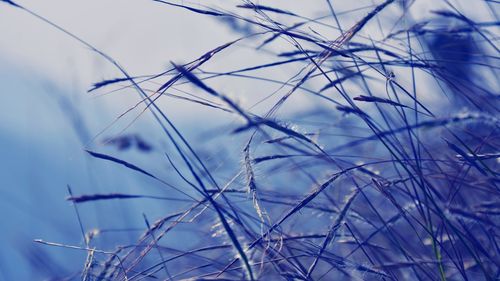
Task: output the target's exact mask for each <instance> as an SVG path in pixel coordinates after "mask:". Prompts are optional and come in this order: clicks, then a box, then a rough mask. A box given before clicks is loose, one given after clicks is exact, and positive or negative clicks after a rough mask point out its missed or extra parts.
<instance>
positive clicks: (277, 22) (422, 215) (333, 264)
mask: <svg viewBox="0 0 500 281" xmlns="http://www.w3.org/2000/svg"><path fill="white" fill-rule="evenodd" d="M3 2H6V3H7V4H10V5H12V6H14V7H17V8H21V9H23V10H25V11H28V12H29V13H31V14H32V15H35V16H37V17H39V18H41V19H42V20H44V21H45V22H48V23H50V24H51V25H53V26H55V27H57V28H58V29H59V30H61V31H63V32H65V33H66V34H68V35H70V36H71V37H73V38H74V39H76V40H78V41H80V43H82V44H84V45H86V46H87V47H90V49H91V50H92V51H94V52H95V53H96V54H97V55H99V56H100V57H101V58H103V59H105V60H107V61H108V62H109V63H111V64H113V65H114V66H115V67H117V68H118V70H119V71H120V72H121V73H122V74H123V76H124V77H118V78H112V79H108V80H104V81H102V82H98V83H95V84H94V85H93V86H92V88H91V90H89V92H98V91H103V92H104V91H108V92H106V93H113V92H116V91H120V90H123V89H126V88H132V89H135V90H136V91H137V93H138V94H139V96H140V102H139V103H138V104H136V105H133V107H132V108H136V107H138V106H139V105H142V106H143V111H142V112H141V113H140V114H142V113H143V112H145V111H149V112H151V113H152V116H153V117H154V118H153V120H154V122H156V123H158V124H159V125H160V128H161V131H160V132H158V135H159V136H161V137H163V138H164V139H165V140H166V141H168V143H169V150H168V151H162V150H163V149H164V148H162V147H159V146H154V149H153V146H152V145H150V144H149V143H148V142H145V141H143V140H142V139H141V138H138V137H130V136H120V137H116V138H110V139H108V141H107V142H106V143H111V144H113V143H114V144H116V145H117V146H118V148H119V149H120V150H125V149H127V148H129V147H131V142H132V141H133V142H135V143H136V146H137V148H138V150H139V152H148V154H145V153H144V157H150V156H151V155H152V154H155V153H158V154H159V155H161V156H162V159H164V161H165V163H163V164H167V165H169V167H171V168H172V169H171V170H170V172H165V175H160V174H158V175H156V174H154V175H153V173H151V172H148V170H149V169H150V168H152V167H154V165H156V164H157V163H155V164H151V167H139V166H138V165H135V164H132V163H131V162H129V161H125V160H122V159H121V158H120V157H118V156H116V157H115V156H111V155H108V154H102V153H96V152H91V151H87V152H88V153H89V154H90V155H91V156H92V157H93V158H97V159H96V160H105V161H108V162H111V163H112V164H118V165H121V166H123V167H124V168H126V169H128V170H130V171H131V172H137V173H139V174H141V176H143V177H144V176H146V177H149V178H152V179H154V180H155V181H158V182H160V183H162V184H163V185H164V186H167V187H168V190H170V191H172V190H174V191H176V193H181V194H183V195H185V196H187V197H188V199H186V198H183V199H177V198H173V197H166V196H154V195H148V194H144V195H132V194H124V193H96V194H87V195H80V196H73V195H72V194H70V197H69V198H68V200H70V201H72V202H73V203H84V202H85V203H88V204H92V202H94V201H103V202H101V203H102V204H104V203H106V202H107V201H108V200H112V199H129V200H123V201H130V200H135V199H141V198H147V199H152V200H158V201H164V200H168V201H169V202H170V201H174V202H175V203H176V204H175V208H176V209H175V211H172V209H167V208H165V215H164V216H163V217H158V218H156V221H155V222H153V223H150V222H149V220H148V218H147V217H146V216H145V215H144V222H145V226H143V233H142V234H141V235H140V236H137V237H136V241H135V242H134V243H131V244H130V245H113V244H111V245H106V246H107V247H106V250H104V249H102V250H98V249H96V248H95V247H94V246H93V245H94V244H93V243H94V242H95V241H97V240H98V239H100V237H99V235H92V239H87V238H86V243H87V245H85V247H80V246H70V245H62V244H58V243H49V242H43V241H38V242H40V243H43V244H45V245H51V246H59V247H66V248H69V249H78V250H85V251H87V252H88V253H89V254H88V259H87V262H86V263H85V266H84V267H83V268H82V269H80V271H81V272H80V273H81V276H82V277H83V278H84V279H86V280H149V279H160V280H213V279H218V280H242V279H248V280H498V278H500V254H499V253H500V250H499V246H498V244H499V236H498V232H499V224H498V222H499V215H500V206H499V204H498V203H497V202H496V201H498V199H499V198H500V196H499V195H500V189H499V187H498V184H499V178H498V176H499V148H500V138H499V137H500V135H499V128H500V122H499V119H498V116H499V115H498V114H499V109H500V108H499V106H498V105H499V101H500V99H499V93H498V88H499V87H500V83H499V81H498V72H499V68H498V66H497V65H498V59H499V56H498V55H499V49H498V47H497V45H498V44H497V41H498V29H497V28H498V26H499V23H498V18H497V17H498V16H497V15H496V12H495V8H498V7H497V6H498V2H497V1H477V3H478V5H479V3H480V4H485V8H484V9H485V13H490V14H491V15H492V16H491V17H489V16H486V15H485V16H484V18H485V19H484V20H482V19H478V18H477V17H476V18H474V19H472V18H470V17H469V16H468V12H467V10H466V9H463V8H461V6H460V5H455V4H453V3H452V2H451V1H447V0H443V1H437V2H440V3H441V2H442V4H443V5H444V7H445V8H443V9H441V10H436V11H433V13H432V14H433V17H431V18H428V19H424V20H420V19H418V18H417V17H414V16H413V15H412V12H411V11H412V6H413V5H414V4H415V2H416V1H394V0H387V1H373V2H374V3H375V2H376V3H375V4H373V5H369V6H367V7H362V9H361V10H362V11H363V13H361V14H360V13H359V12H358V11H359V9H358V8H359V7H357V8H353V9H352V11H351V10H349V11H343V12H342V13H340V12H337V11H336V9H337V5H336V2H334V1H329V0H328V1H324V2H322V4H321V5H323V6H321V8H322V9H323V10H324V11H328V13H329V14H328V15H326V16H322V17H314V18H313V17H309V16H307V15H301V13H300V11H292V10H289V9H286V8H284V7H283V8H282V7H278V6H276V7H274V6H271V5H260V4H256V3H254V2H252V1H249V0H244V1H240V3H239V4H237V5H234V6H233V7H227V9H223V8H220V7H215V6H214V7H211V6H210V5H209V4H206V5H193V4H190V3H184V2H182V3H174V2H173V1H159V0H157V1H155V2H158V9H165V10H169V11H171V12H175V11H176V10H175V9H181V10H184V12H186V11H188V12H192V13H195V14H197V15H198V16H207V17H214V19H216V20H217V22H220V23H221V24H230V25H231V26H232V27H233V29H234V30H235V31H237V32H238V33H244V35H243V37H237V38H235V40H233V41H231V42H227V43H222V44H219V47H217V48H214V49H212V50H210V51H208V52H205V53H203V54H193V58H196V59H194V60H193V61H191V62H189V63H185V64H180V63H172V65H173V67H171V68H170V69H169V70H167V71H165V72H162V73H158V74H156V75H150V76H141V75H137V76H131V75H129V74H128V73H127V72H126V71H125V69H123V68H122V67H121V66H120V65H119V64H118V62H116V61H115V60H113V59H112V58H111V57H110V56H108V55H106V54H104V53H102V52H101V51H99V50H98V49H97V48H95V47H93V46H92V45H90V44H89V43H87V42H85V41H83V40H81V39H79V38H78V37H77V36H76V35H73V34H71V33H69V32H68V31H66V30H65V29H62V28H61V27H58V26H57V25H55V24H54V23H52V22H50V21H48V20H47V19H45V18H43V17H41V16H38V15H37V14H35V13H34V12H32V11H30V10H29V9H28V8H25V7H21V6H19V5H16V4H15V3H13V2H11V1H3ZM314 3H316V2H314ZM318 5H319V4H318ZM231 8H232V9H231ZM351 12H352V13H354V14H355V15H356V16H355V18H356V19H357V20H356V21H355V22H354V23H351V24H349V25H347V24H343V23H342V22H349V21H348V19H346V18H345V17H343V16H344V15H345V14H349V13H351ZM355 12H358V13H355ZM391 13H392V14H391ZM221 18H222V19H224V20H221ZM491 18H494V19H493V20H492V19H491ZM237 23H238V24H244V26H245V28H244V29H240V28H239V27H240V25H237ZM366 29H369V30H370V31H366ZM316 30H321V31H316ZM325 30H327V31H328V32H325ZM365 31H366V32H365ZM370 32H374V33H377V32H378V33H380V34H379V35H377V34H370ZM239 36H241V34H240V35H239ZM243 43H245V44H247V45H250V46H253V50H254V51H255V54H256V56H261V55H262V57H265V58H266V62H265V63H258V64H252V65H248V66H246V67H242V68H238V69H234V70H222V69H221V70H218V69H216V70H212V71H207V70H205V69H203V68H204V67H205V66H207V65H210V62H212V61H214V60H223V59H224V57H223V56H222V55H223V54H224V52H226V51H227V50H228V49H232V50H238V48H240V47H242V45H240V44H243ZM275 46H278V48H277V49H278V50H279V51H276V49H274V47H275ZM173 60H174V61H175V58H173ZM202 67H203V68H202ZM207 68H208V66H207ZM273 71H281V72H283V73H288V74H289V76H288V77H289V79H288V80H283V78H282V76H279V75H276V76H273ZM263 73H264V74H265V75H263ZM219 79H225V80H224V81H234V83H235V84H238V82H239V81H242V80H244V79H245V80H251V81H252V82H253V83H255V87H253V88H252V89H249V92H250V93H252V94H253V93H254V92H255V94H258V95H259V96H261V95H262V96H264V98H261V99H257V98H255V99H252V102H253V103H250V104H248V103H244V102H239V101H237V100H236V99H235V98H234V97H232V96H231V95H228V94H227V93H224V92H223V91H222V90H219V89H217V85H220V84H217V81H219ZM151 82H155V83H156V84H154V85H157V86H156V88H154V89H150V88H147V87H149V86H150V85H151V84H149V83H151ZM212 85H214V86H212ZM242 85H246V84H244V83H242ZM269 85H271V86H269ZM269 87H271V89H272V91H269V90H268V89H270V88H269ZM261 89H263V90H261ZM262 91H266V92H265V93H262ZM174 92H175V94H174ZM168 97H175V98H178V99H179V100H181V101H182V102H186V103H190V104H191V106H192V107H193V108H199V107H204V108H205V109H209V110H213V112H214V114H224V116H226V117H227V118H228V120H229V119H231V120H235V119H236V120H237V121H234V122H227V123H230V124H229V125H228V124H225V126H224V127H223V128H224V130H223V131H222V132H218V133H217V134H216V137H212V138H211V139H213V140H208V141H207V140H206V139H204V141H203V142H196V141H193V140H190V139H187V138H186V137H185V136H184V134H183V133H182V132H181V131H182V130H181V129H182V128H178V127H177V126H176V125H175V124H174V123H173V122H172V121H171V119H170V117H169V116H168V112H167V111H166V110H164V109H162V107H161V105H160V103H158V102H157V101H158V100H159V99H167V98H168ZM302 103H303V104H302ZM308 103H309V105H308ZM311 104H312V105H311ZM297 105H298V106H297ZM132 114H134V111H132V110H129V111H127V112H125V113H124V114H122V115H120V117H119V118H118V119H120V118H121V117H123V116H125V115H132ZM235 117H237V118H235ZM203 118H210V116H204V117H203ZM200 121H202V122H206V120H200ZM195 129H197V130H203V128H195ZM224 138H226V140H220V142H221V143H217V142H218V141H219V140H218V139H224ZM233 140H236V141H235V142H237V143H232V141H233ZM224 141H227V142H224ZM205 142H207V143H210V142H216V143H217V146H232V147H233V148H240V149H237V150H238V152H237V153H235V154H234V155H231V156H233V157H228V155H222V154H223V153H220V154H218V153H212V154H210V155H209V156H206V155H203V154H202V153H201V152H200V151H201V149H202V148H203V147H204V146H205V145H206V144H205ZM207 146H208V145H207ZM214 151H215V150H214ZM115 152H116V151H115ZM116 153H117V154H118V153H119V152H116ZM164 156H166V157H164ZM211 159H220V161H221V162H224V163H227V164H229V165H228V166H230V167H229V168H227V169H222V168H217V167H214V166H212V165H210V163H209V162H210V160H211ZM163 178H168V179H169V181H168V182H167V181H165V180H163ZM145 192H147V190H145ZM88 204H87V205H88ZM75 207H76V206H75ZM76 210H77V209H76ZM132 211H134V212H135V211H137V212H138V213H140V214H141V211H140V210H135V209H133V210H132ZM77 213H78V210H77ZM80 223H81V222H80ZM81 225H83V224H81ZM130 227H131V228H133V227H136V226H132V225H131V226H130ZM82 228H83V226H82ZM87 231H90V230H87ZM124 232H126V233H128V232H127V231H124ZM184 232H187V233H189V237H188V238H185V239H192V241H190V242H192V243H182V242H183V241H180V242H179V241H178V242H172V240H169V239H168V238H169V236H170V235H172V236H173V235H174V234H175V233H184ZM107 235H111V233H108V234H107ZM116 235H119V234H116ZM84 236H85V237H90V236H89V234H88V233H87V234H86V235H84ZM177 239H178V238H177ZM109 249H112V250H109ZM94 252H95V253H99V254H100V255H98V256H97V255H96V256H94ZM89 257H92V259H91V260H90V259H89ZM48 268H49V267H48ZM50 268H52V267H50ZM51 271H54V269H51ZM76 271H78V270H76ZM65 274H68V273H65Z"/></svg>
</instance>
